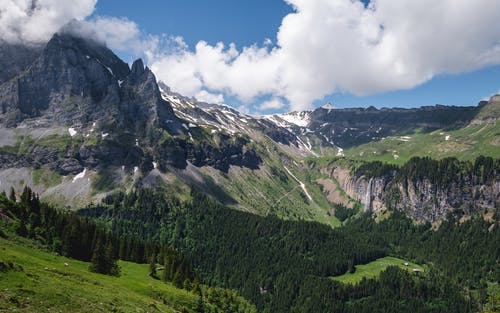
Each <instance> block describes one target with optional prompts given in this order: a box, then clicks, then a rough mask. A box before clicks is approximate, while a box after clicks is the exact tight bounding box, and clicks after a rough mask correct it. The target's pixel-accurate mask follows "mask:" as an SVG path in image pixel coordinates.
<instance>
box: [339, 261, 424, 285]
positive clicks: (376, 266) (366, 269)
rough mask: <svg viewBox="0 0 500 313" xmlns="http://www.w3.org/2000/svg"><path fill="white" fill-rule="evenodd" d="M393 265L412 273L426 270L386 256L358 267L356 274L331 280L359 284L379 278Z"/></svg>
mask: <svg viewBox="0 0 500 313" xmlns="http://www.w3.org/2000/svg"><path fill="white" fill-rule="evenodd" d="M404 263H408V266H405V265H404ZM391 265H395V266H399V267H400V268H402V269H405V270H408V271H412V270H413V269H415V268H416V269H418V270H420V271H423V270H424V268H423V267H422V266H420V265H418V264H415V263H412V262H409V261H406V260H403V259H399V258H395V257H391V256H386V257H384V258H380V259H377V260H375V261H372V262H370V263H368V264H363V265H356V271H355V272H354V273H345V274H344V275H340V276H334V277H331V279H333V280H336V281H339V282H341V283H344V284H357V283H359V282H360V281H361V280H362V279H363V278H375V277H378V276H379V275H380V273H381V272H382V271H384V270H385V269H386V268H387V267H389V266H391Z"/></svg>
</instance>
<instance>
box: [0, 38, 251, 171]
mask: <svg viewBox="0 0 500 313" xmlns="http://www.w3.org/2000/svg"><path fill="white" fill-rule="evenodd" d="M10 54H12V49H10V46H9V47H7V46H2V48H0V56H9V55H10ZM14 61H15V62H14V63H13V65H12V66H11V67H9V68H6V69H2V73H1V74H2V75H0V106H1V111H0V127H4V128H9V129H13V128H15V127H17V128H23V129H37V128H40V127H45V128H54V127H59V128H61V127H63V128H66V129H69V130H70V131H69V133H70V135H71V138H67V135H66V138H64V137H62V136H60V137H58V138H59V139H58V140H60V141H62V142H61V143H60V144H61V145H63V146H65V147H66V148H64V147H63V148H61V147H59V148H55V147H50V145H43V146H42V147H40V146H37V141H38V139H36V140H35V139H34V138H31V137H29V136H28V137H24V138H23V139H22V141H30V142H33V144H34V145H35V147H34V148H33V149H27V150H26V149H25V150H24V152H23V153H19V152H14V151H20V150H19V148H18V147H12V148H11V149H10V150H7V151H3V152H1V153H0V167H1V168H10V167H15V168H21V167H40V166H43V167H47V168H50V169H52V170H55V171H57V172H59V173H60V174H62V175H68V174H76V173H79V172H81V170H82V169H83V168H90V169H91V168H96V167H101V168H104V167H106V166H109V165H113V166H125V167H128V168H132V167H140V168H141V169H142V170H144V171H146V170H150V169H152V168H153V162H154V161H155V160H156V162H157V163H159V164H160V167H161V168H163V169H165V167H166V166H174V167H177V168H185V167H186V165H187V162H188V161H189V162H191V163H193V164H195V165H196V166H203V165H210V166H213V167H215V168H217V169H220V170H222V171H227V170H228V169H229V166H230V165H238V166H247V167H250V168H256V167H258V165H259V164H260V162H261V159H260V157H259V156H258V155H257V153H255V151H253V150H251V149H248V148H247V147H246V145H247V144H248V141H247V140H237V141H231V142H229V138H226V139H225V140H226V141H227V142H226V141H222V142H221V144H219V145H218V146H214V145H211V144H209V142H208V141H203V140H200V141H199V142H194V141H193V138H192V135H191V134H190V133H189V129H188V128H187V127H183V125H186V124H188V122H185V121H183V120H181V119H180V118H179V117H177V116H176V114H175V112H174V111H173V109H172V106H171V105H170V103H169V102H168V101H166V100H165V99H163V97H162V95H161V92H160V89H159V87H158V84H157V82H156V78H155V76H154V74H153V73H152V72H151V70H150V69H149V68H147V67H145V66H144V64H143V62H142V60H140V59H139V60H137V61H135V62H134V63H133V65H132V67H131V68H129V66H128V65H127V64H126V63H125V62H123V61H122V60H120V59H119V58H118V57H117V56H116V55H115V54H114V53H113V52H112V51H111V50H109V49H108V48H106V47H105V46H104V45H103V44H101V43H99V42H95V41H93V40H91V39H86V38H81V37H78V36H76V35H72V34H68V33H64V32H63V33H59V34H56V35H54V36H53V38H52V39H51V40H50V41H49V42H48V43H47V44H46V46H45V47H44V48H43V49H38V50H36V49H28V48H22V49H20V55H19V58H17V59H15V60H14ZM2 62H5V60H3V59H2ZM164 137H167V138H170V139H168V140H162V138H164ZM190 138H191V140H190ZM18 144H22V143H18Z"/></svg>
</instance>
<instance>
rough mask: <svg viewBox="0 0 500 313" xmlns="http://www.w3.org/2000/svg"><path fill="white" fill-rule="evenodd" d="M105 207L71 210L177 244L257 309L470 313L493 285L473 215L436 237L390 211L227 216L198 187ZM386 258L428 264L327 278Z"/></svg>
mask: <svg viewBox="0 0 500 313" xmlns="http://www.w3.org/2000/svg"><path fill="white" fill-rule="evenodd" d="M105 203H106V206H99V207H91V208H87V209H84V210H81V211H80V212H79V214H82V215H85V216H91V217H94V218H97V219H98V220H101V221H103V222H105V223H106V224H107V225H109V227H110V229H112V230H113V232H115V233H119V234H122V235H126V236H136V237H145V238H148V240H151V241H153V242H159V243H162V244H168V245H172V246H175V247H178V248H179V249H180V250H182V251H184V252H185V253H186V255H187V256H188V257H189V258H190V259H191V260H192V261H193V265H194V266H195V268H197V269H198V270H199V271H200V273H201V277H202V279H203V280H204V281H205V282H206V283H210V284H217V285H219V286H224V287H231V288H236V289H237V290H239V291H240V292H241V294H242V295H243V296H244V297H246V298H248V299H250V300H252V302H254V303H255V304H256V305H257V308H258V309H259V310H260V311H262V312H473V311H474V310H475V309H476V308H477V306H478V305H479V306H481V305H482V303H485V302H486V301H487V299H488V294H487V282H488V281H490V282H495V281H498V280H499V279H500V264H499V262H498V260H499V259H500V229H499V225H498V222H486V221H484V220H482V219H479V218H475V219H472V220H469V221H468V222H465V223H459V222H458V221H456V220H449V221H447V222H444V223H443V224H442V225H441V227H440V228H439V230H438V231H434V230H433V229H432V228H431V226H430V225H429V224H424V225H420V226H417V225H415V224H413V223H412V222H411V220H409V219H408V218H406V217H404V216H403V215H401V214H396V213H395V214H393V215H392V216H391V217H389V218H387V219H385V220H383V221H381V222H379V223H376V222H375V221H374V220H373V219H372V218H371V217H370V216H364V217H361V218H359V219H354V220H352V221H351V222H349V223H347V224H346V225H345V226H344V227H342V228H339V229H335V230H333V229H331V228H329V227H327V226H323V225H321V224H317V223H311V222H304V221H283V220H281V219H278V218H275V217H272V216H270V217H267V218H264V217H259V216H256V215H252V214H248V213H242V212H238V211H234V210H231V209H227V208H224V207H222V206H220V205H219V204H217V203H215V202H214V201H213V200H210V199H209V198H207V197H206V196H204V195H203V194H200V193H199V192H196V191H193V192H192V200H191V201H189V202H183V203H176V202H175V201H173V200H172V198H171V197H170V196H168V195H166V193H165V192H164V191H153V190H138V191H136V192H133V193H131V194H129V195H124V194H121V195H115V196H112V197H109V198H107V199H106V200H105ZM496 214H497V215H498V212H497V213H496ZM495 218H496V220H498V216H496V217H495ZM385 255H397V256H401V257H406V258H408V259H411V260H415V261H417V262H418V263H420V264H426V270H425V273H424V274H423V275H421V276H415V275H414V274H411V273H407V272H406V271H401V270H398V269H396V268H391V269H388V270H387V271H386V272H384V273H382V274H381V276H380V277H379V279H368V280H363V281H362V282H361V283H360V284H359V285H357V286H346V285H342V284H340V283H338V282H335V281H333V280H331V279H329V277H330V276H334V275H339V274H343V273H344V272H347V271H352V270H355V266H356V265H357V264H363V263H367V262H369V261H372V260H375V259H377V258H380V257H382V256H385ZM471 293H472V294H474V295H478V294H479V295H480V296H478V297H472V298H471ZM374 308H377V309H374Z"/></svg>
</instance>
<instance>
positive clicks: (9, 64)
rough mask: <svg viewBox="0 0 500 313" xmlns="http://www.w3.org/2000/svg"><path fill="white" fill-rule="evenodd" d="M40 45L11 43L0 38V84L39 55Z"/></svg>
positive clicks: (18, 72)
mask: <svg viewBox="0 0 500 313" xmlns="http://www.w3.org/2000/svg"><path fill="white" fill-rule="evenodd" d="M42 48H43V47H41V46H36V45H31V46H26V45H22V44H11V43H8V42H5V41H3V40H0V69H1V71H0V84H2V83H4V82H6V81H8V80H10V79H12V78H14V77H15V76H17V75H19V74H20V73H21V72H22V71H23V70H25V69H26V68H27V67H28V66H29V65H31V63H33V61H34V60H35V59H36V58H37V57H38V56H39V55H40V53H41V51H42Z"/></svg>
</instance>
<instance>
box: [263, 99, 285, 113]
mask: <svg viewBox="0 0 500 313" xmlns="http://www.w3.org/2000/svg"><path fill="white" fill-rule="evenodd" d="M285 106H286V104H285V103H284V102H283V101H281V99H279V98H272V99H270V100H267V101H264V102H262V103H261V104H260V105H259V109H260V110H262V111H265V110H277V109H282V108H284V107H285Z"/></svg>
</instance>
